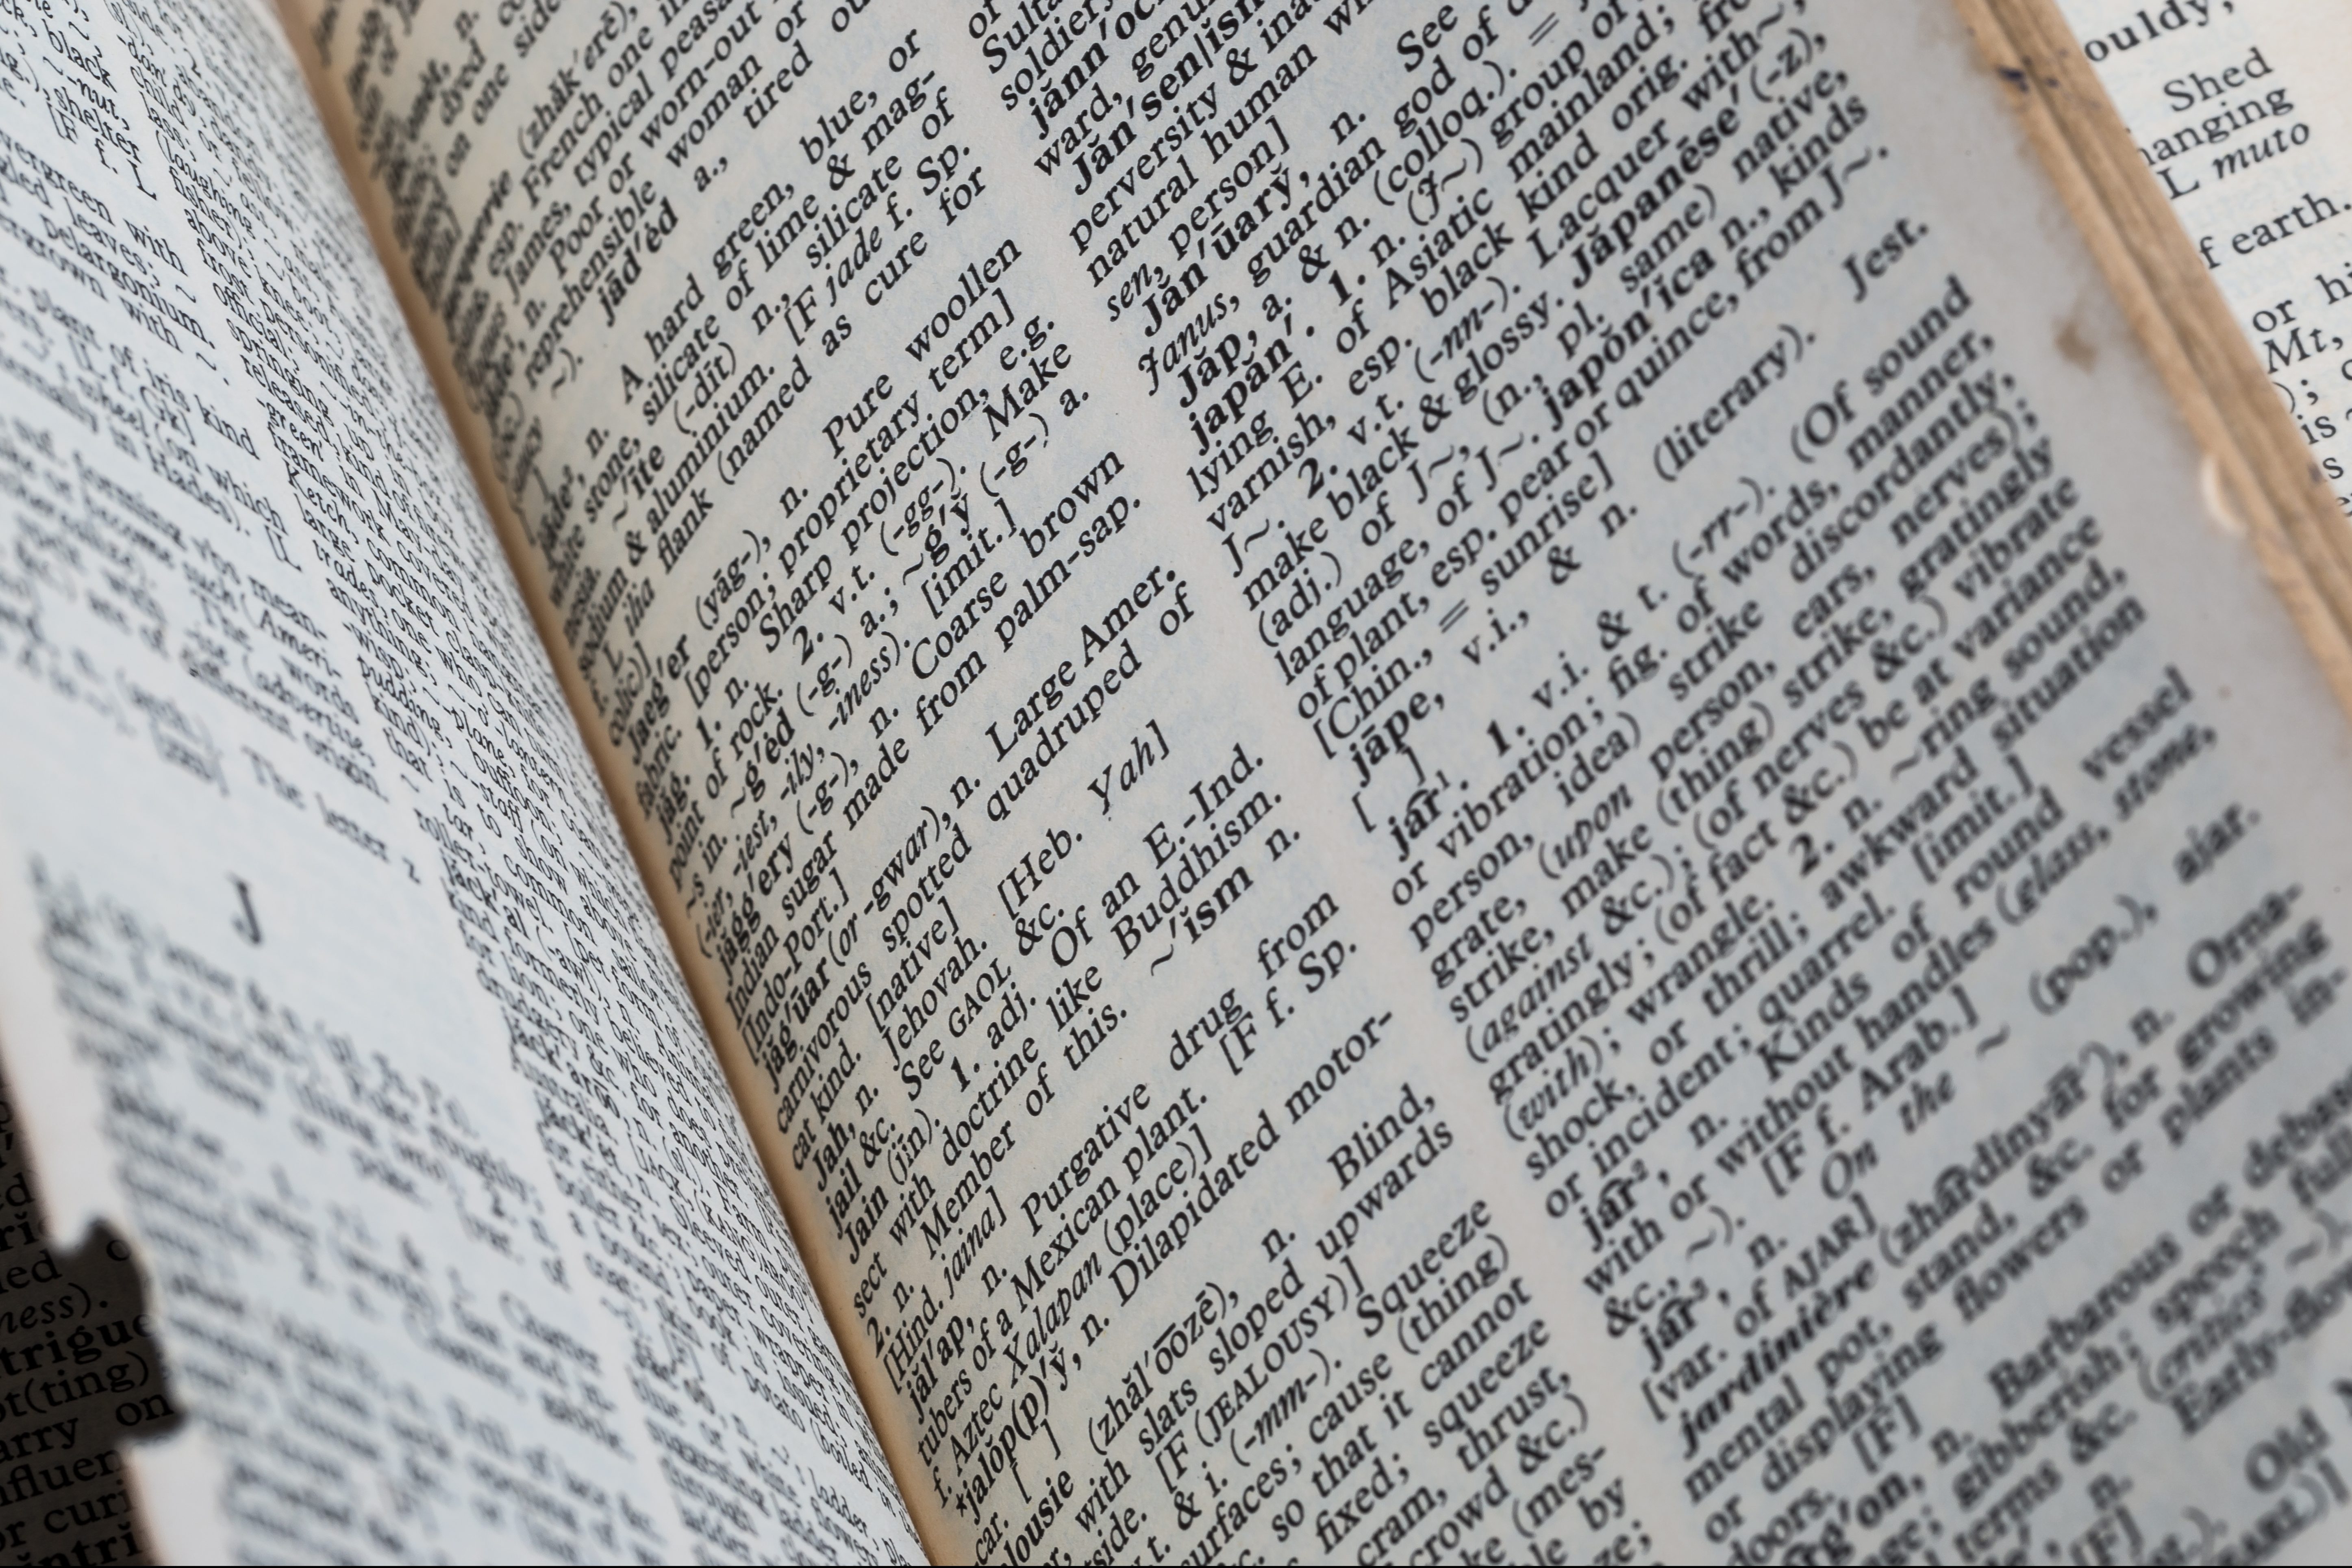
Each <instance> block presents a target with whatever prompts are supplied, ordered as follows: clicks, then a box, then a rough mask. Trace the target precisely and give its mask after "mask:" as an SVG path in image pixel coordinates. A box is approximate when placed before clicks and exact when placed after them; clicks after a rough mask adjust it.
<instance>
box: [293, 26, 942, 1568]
mask: <svg viewBox="0 0 2352 1568" xmlns="http://www.w3.org/2000/svg"><path fill="white" fill-rule="evenodd" d="M270 3H271V4H272V5H274V6H275V8H276V11H277V14H278V25H279V26H280V28H281V29H282V30H283V31H284V32H285V34H286V38H287V43H288V45H289V47H291V48H292V50H293V52H294V56H295V58H296V59H297V60H298V61H299V63H300V66H301V68H302V79H303V80H304V81H305V82H306V83H308V84H309V86H310V99H311V101H312V102H313V103H314V104H315V105H316V106H317V107H318V110H319V118H320V121H321V122H322V123H323V124H324V125H325V126H326V128H327V135H328V138H329V140H330V141H331V142H332V143H333V145H334V149H335V160H336V162H337V163H340V164H341V166H342V170H343V183H344V184H346V185H348V186H350V188H351V192H352V200H353V201H354V202H356V203H357V204H358V205H359V209H360V216H361V217H362V220H363V221H364V222H365V223H366V224H367V227H368V235H369V237H370V238H371V239H372V240H373V242H374V244H375V251H376V255H377V257H378V258H380V259H381V258H398V257H399V255H400V247H399V246H398V245H397V244H396V243H394V239H393V237H392V213H391V209H390V205H389V204H388V203H387V202H386V201H385V200H384V199H383V197H382V195H381V193H379V192H377V191H376V190H375V189H374V187H373V186H372V185H371V184H369V183H368V181H367V179H366V177H365V174H364V173H363V171H364V167H365V165H364V164H363V163H362V161H361V159H360V156H359V153H358V150H357V147H356V144H355V138H354V136H353V132H352V124H351V122H350V121H348V120H347V119H345V118H343V117H342V116H341V114H339V113H337V112H335V110H334V105H335V104H336V103H337V102H338V101H339V100H338V99H337V98H336V96H335V94H334V92H333V90H332V83H331V81H329V80H328V79H327V78H326V77H325V75H324V74H323V73H322V72H321V71H320V62H319V59H318V58H317V54H316V51H315V50H312V49H310V48H308V47H304V43H303V39H304V37H305V36H306V28H307V25H308V18H306V17H305V16H303V14H302V4H303V0H270ZM384 272H385V274H386V275H387V276H388V277H389V278H390V279H391V281H392V287H393V291H394V294H395V295H396V296H397V297H398V299H399V300H400V309H401V313H402V314H403V315H404V317H405V318H406V319H407V321H408V331H409V335H410V336H411V337H413V338H414V339H415V342H416V349H417V353H419V354H420V355H421V356H422V357H423V359H424V361H425V369H426V370H427V371H428V372H430V373H431V374H432V377H433V387H434V391H435V392H436V394H437V395H439V397H440V399H441V406H442V408H443V409H444V410H445V411H446V413H447V415H448V416H449V424H450V426H451V428H452V429H454V430H455V431H456V432H457V444H458V447H460V448H461V449H462V450H463V451H464V453H465V456H466V465H467V468H470V469H471V470H472V472H473V476H474V488H475V489H476V490H477V491H478V492H479V493H480V495H481V498H482V504H483V507H484V509H485V510H488V513H489V515H490V520H491V521H492V522H493V523H494V524H495V525H496V526H497V529H498V534H499V545H500V547H501V548H503V549H504V550H505V552H506V556H507V562H508V563H509V565H510V566H511V567H512V568H513V569H514V574H515V580H516V581H517V582H518V583H520V584H521V586H522V596H523V602H524V604H526V605H529V606H530V618H531V625H532V626H533V628H534V629H535V630H536V631H537V632H538V633H539V640H540V642H541V646H543V647H545V648H546V649H547V656H548V662H549V663H551V664H552V665H553V666H554V667H555V675H556V679H558V680H559V681H561V682H562V686H563V699H564V701H565V702H566V703H567V704H568V705H569V706H570V708H571V710H572V723H573V727H574V728H576V729H577V730H578V731H580V738H581V740H582V741H583V742H584V743H585V744H586V745H587V748H588V755H589V757H590V758H591V759H592V760H593V762H594V763H595V766H596V777H597V780H598V782H599V783H600V784H603V785H604V795H605V798H606V799H608V800H609V801H611V802H612V805H613V814H614V816H616V817H618V818H619V819H620V824H621V833H622V836H623V837H625V839H626V840H627V842H628V846H629V853H630V856H631V857H632V858H634V859H635V861H636V865H637V876H638V878H639V879H640V880H642V881H643V882H644V883H645V885H646V892H647V893H648V894H650V895H651V897H652V899H653V904H654V909H655V911H656V913H657V914H658V915H659V916H660V918H661V923H662V931H663V934H664V935H666V936H667V937H668V938H669V945H670V951H671V952H674V953H676V954H677V963H678V968H679V969H680V970H681V971H683V972H684V973H685V976H686V984H687V988H688V991H689V992H690V993H691V994H693V997H694V1005H695V1009H696V1011H698V1013H700V1014H701V1015H702V1024H703V1027H704V1028H705V1029H707V1030H708V1031H709V1035H710V1038H711V1042H712V1044H713V1045H714V1046H715V1047H717V1048H718V1055H719V1068H720V1070H722V1071H723V1072H724V1073H725V1074H726V1075H727V1087H728V1089H730V1091H731V1092H732V1093H733V1095H734V1096H735V1103H736V1105H737V1106H738V1107H739V1108H740V1107H742V1106H746V1105H756V1104H758V1103H759V1102H760V1100H759V1096H758V1094H756V1093H755V1092H754V1087H755V1085H756V1084H757V1082H758V1079H759V1077H760V1069H759V1068H757V1067H756V1066H755V1065H754V1064H753V1062H752V1060H751V1051H750V1049H749V1048H748V1047H745V1045H744V1044H743V1037H742V1034H741V1033H740V1031H739V1030H738V1029H737V1028H736V1026H735V1020H734V1018H733V1017H732V1016H730V1014H729V1012H728V1010H727V987H726V984H725V982H724V980H723V979H722V978H721V977H720V975H719V970H718V967H717V965H715V964H714V963H712V962H711V961H710V960H709V959H708V958H706V957H704V956H703V954H702V950H701V949H700V947H698V945H697V944H696V942H695V940H694V927H693V924H692V922H691V921H688V918H687V913H686V904H685V901H684V900H682V899H680V898H679V897H678V893H677V888H676V887H675V886H673V885H672V884H671V882H670V879H669V874H668V870H667V865H666V863H665V861H664V858H663V851H662V846H661V840H660V838H659V837H657V836H656V834H655V832H654V828H653V825H652V824H651V823H650V822H648V821H647V820H646V814H645V812H644V810H643V808H641V807H640V806H639V805H637V799H636V794H635V791H634V790H632V789H631V788H630V787H629V775H628V770H627V767H626V766H625V764H624V763H623V762H622V760H621V755H620V752H619V750H618V748H616V747H615V746H614V744H613V742H612V741H611V740H610V738H609V737H607V736H606V734H605V733H604V724H603V723H602V721H600V720H599V718H598V715H597V713H596V710H595V706H594V704H593V702H592V701H591V700H590V699H589V696H588V688H587V683H586V682H585V681H583V679H581V676H580V671H579V669H578V668H577V667H576V666H575V665H574V664H573V663H572V655H571V653H570V651H569V649H568V648H567V647H565V645H564V641H563V629H562V617H561V616H559V615H558V614H557V613H556V610H555V602H554V599H553V598H552V596H551V595H550V594H549V592H548V586H547V577H546V574H545V572H544V571H543V570H542V568H541V565H540V562H539V558H538V556H537V555H536V554H534V553H533V552H531V550H530V542H529V536H528V534H527V533H526V532H525V531H524V529H523V524H522V518H521V516H520V514H519V513H518V512H517V511H516V510H515V509H514V507H513V505H512V504H511V503H510V502H509V500H508V499H507V494H506V490H505V488H504V487H503V486H501V485H500V484H499V478H498V468H497V466H496V465H495V464H494V463H493V462H492V460H491V457H490V451H491V442H490V427H489V421H488V419H487V418H485V417H484V416H482V415H480V414H478V413H477V412H476V411H475V410H474V409H473V407H472V406H471V405H469V404H468V403H467V401H466V395H465V391H464V389H463V387H462V386H461V385H460V384H459V383H458V381H457V370H456V363H455V360H454V358H453V356H452V354H451V353H450V349H449V341H448V337H447V335H446V332H445V331H443V329H442V326H441V323H440V321H439V320H438V318H436V316H435V315H434V313H433V310H432V307H431V306H430V305H428V304H427V303H426V302H425V297H424V293H423V290H421V289H418V288H417V286H416V279H415V277H414V276H413V275H412V274H411V273H410V272H409V270H408V268H407V267H406V266H404V265H402V264H400V263H398V262H397V261H396V260H395V261H394V262H392V263H391V264H388V265H386V266H385V268H384ZM743 1120H744V1124H745V1126H746V1127H747V1128H749V1129H750V1131H751V1144H752V1147H753V1148H755V1149H757V1150H758V1151H759V1154H760V1163H761V1166H762V1168H763V1169H764V1170H765V1172H766V1173H767V1178H768V1184H769V1185H770V1186H771V1187H772V1188H774V1189H775V1194H776V1202H777V1203H778V1205H781V1206H782V1209H783V1211H784V1223H785V1224H786V1225H787V1226H790V1228H791V1230H792V1234H793V1243H794V1245H795V1246H798V1247H800V1254H801V1261H802V1263H803V1266H804V1267H805V1268H807V1269H808V1274H809V1279H810V1280H811V1282H812V1283H814V1285H815V1287H816V1296H817V1302H818V1304H819V1305H820V1306H821V1307H822V1308H823V1309H824V1321H825V1326H826V1327H827V1328H828V1329H830V1330H831V1331H832V1332H833V1337H834V1341H835V1343H836V1344H837V1345H838V1346H839V1347H840V1350H841V1355H842V1359H843V1361H845V1363H848V1367H849V1374H850V1377H851V1379H852V1381H853V1382H854V1383H855V1384H856V1388H857V1397H858V1399H859V1401H860V1402H861V1403H862V1404H864V1405H865V1406H866V1417H867V1419H868V1420H870V1421H872V1422H873V1424H874V1432H875V1436H877V1437H878V1438H880V1439H881V1443H882V1451H883V1456H884V1458H887V1460H888V1461H889V1465H890V1474H891V1479H893V1480H895V1481H896V1482H897V1483H898V1495H899V1498H900V1500H902V1501H903V1502H904V1503H905V1504H906V1508H907V1512H908V1515H909V1516H910V1517H911V1518H912V1519H913V1521H914V1524H915V1532H916V1534H917V1535H918V1536H919V1538H920V1539H921V1541H922V1544H923V1550H924V1551H925V1552H929V1554H930V1557H931V1560H932V1561H933V1562H935V1563H950V1562H970V1561H971V1554H972V1548H971V1541H970V1540H969V1539H968V1536H967V1531H965V1528H964V1526H963V1524H962V1523H961V1521H959V1520H957V1519H956V1518H955V1517H954V1516H952V1515H951V1514H949V1513H948V1512H946V1510H942V1509H941V1508H940V1506H939V1505H938V1502H937V1500H936V1499H935V1498H934V1496H933V1494H932V1489H931V1484H930V1474H929V1471H928V1470H927V1469H925V1468H923V1466H922V1464H921V1462H920V1460H919V1458H918V1457H917V1454H916V1450H915V1434H914V1433H913V1432H912V1431H911V1430H908V1428H907V1427H906V1426H904V1424H903V1423H901V1422H899V1421H898V1420H897V1419H896V1418H895V1416H894V1415H893V1413H894V1412H896V1411H897V1410H898V1409H899V1408H900V1406H899V1404H898V1401H896V1400H894V1399H893V1398H891V1397H890V1396H889V1392H888V1389H887V1385H886V1384H884V1383H883V1381H882V1371H881V1368H880V1367H879V1366H878V1365H877V1363H875V1362H874V1361H873V1359H872V1358H871V1356H870V1355H868V1354H867V1353H866V1348H865V1339H864V1335H863V1331H861V1330H860V1328H859V1326H858V1320H857V1315H856V1311H855V1310H852V1307H851V1305H850V1290H851V1283H850V1281H849V1280H847V1279H842V1278H839V1277H838V1276H837V1275H836V1274H835V1270H834V1269H833V1268H832V1266H831V1265H830V1263H829V1262H828V1261H827V1258H826V1253H825V1250H824V1247H821V1246H811V1245H808V1244H806V1243H805V1242H804V1241H803V1237H820V1236H822V1235H824V1214H823V1211H822V1210H821V1209H820V1208H819V1206H818V1202H817V1198H816V1194H814V1193H813V1192H811V1191H809V1190H808V1189H807V1188H805V1187H804V1186H803V1185H801V1184H798V1183H796V1182H794V1181H793V1180H791V1179H790V1175H789V1173H790V1172H791V1170H792V1161H791V1157H790V1146H789V1145H788V1144H787V1143H786V1142H785V1140H784V1137H783V1135H782V1133H781V1132H780V1131H777V1129H776V1127H775V1124H774V1121H773V1120H772V1119H769V1118H758V1117H751V1116H746V1117H745V1118H744V1119H743Z"/></svg>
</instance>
